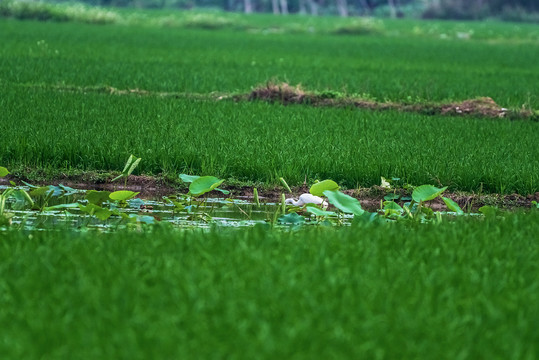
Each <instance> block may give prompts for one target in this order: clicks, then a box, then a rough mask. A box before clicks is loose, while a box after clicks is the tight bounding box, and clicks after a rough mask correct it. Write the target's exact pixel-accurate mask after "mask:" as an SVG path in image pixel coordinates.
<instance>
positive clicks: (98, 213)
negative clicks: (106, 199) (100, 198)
mask: <svg viewBox="0 0 539 360" xmlns="http://www.w3.org/2000/svg"><path fill="white" fill-rule="evenodd" d="M78 205H79V208H80V210H81V211H82V212H85V213H87V214H89V215H94V216H95V217H97V218H98V219H99V220H101V221H105V220H107V219H108V218H109V217H110V216H111V215H112V214H113V212H112V211H110V210H109V209H105V208H102V207H101V206H98V205H95V204H87V205H86V206H83V205H81V204H78Z"/></svg>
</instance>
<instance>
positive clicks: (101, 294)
mask: <svg viewBox="0 0 539 360" xmlns="http://www.w3.org/2000/svg"><path fill="white" fill-rule="evenodd" d="M395 225H396V226H361V227H357V228H356V227H354V228H341V229H339V230H337V231H335V229H327V228H317V229H311V230H306V231H305V230H301V231H267V230H264V228H254V229H250V230H246V231H237V230H236V231H224V230H222V229H214V230H210V231H174V230H171V229H169V228H167V227H155V226H154V227H152V228H148V229H146V228H142V229H140V230H139V231H130V232H128V231H125V232H122V231H120V232H115V233H99V232H82V233H81V232H72V231H50V232H43V231H35V232H28V231H7V232H6V231H0V243H1V244H2V246H1V247H0V287H1V289H2V296H1V297H0V309H1V310H0V326H2V328H4V329H9V331H2V332H1V333H0V340H1V341H0V353H2V354H3V357H4V358H6V359H38V358H63V357H69V358H76V359H79V358H80V359H88V358H115V359H116V358H129V359H148V358H174V359H179V358H191V357H192V356H193V354H196V358H198V359H207V358H208V359H209V358H234V359H253V358H256V359H275V358H296V359H313V358H349V359H352V358H353V359H359V358H376V357H380V356H383V357H384V358H389V359H395V358H398V359H425V358H436V359H455V358H473V359H481V358H489V359H491V358H492V359H498V358H499V359H534V358H535V357H536V355H537V353H538V351H539V349H538V347H537V346H538V345H537V344H539V334H538V332H537V323H538V322H539V310H538V309H537V306H536V304H537V303H539V293H538V291H537V289H538V288H539V280H538V277H537V276H536V274H537V271H536V270H537V263H538V262H539V245H538V242H537V240H536V234H537V233H538V232H539V217H538V213H537V212H536V213H532V214H527V215H526V214H524V215H523V214H516V215H509V216H507V217H506V219H505V220H503V221H495V220H493V221H476V220H472V219H469V218H468V219H461V220H458V221H457V222H456V223H442V224H440V225H439V226H428V225H425V226H420V227H418V228H409V227H406V226H400V225H402V224H395ZM381 354H382V355H381Z"/></svg>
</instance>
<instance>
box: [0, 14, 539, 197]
mask: <svg viewBox="0 0 539 360" xmlns="http://www.w3.org/2000/svg"><path fill="white" fill-rule="evenodd" d="M261 19H262V20H264V21H268V20H267V19H266V18H264V17H261ZM251 21H253V20H251ZM262 23H263V21H262ZM418 24H419V25H417V26H420V25H421V23H418ZM0 26H1V30H2V31H0V36H1V37H2V38H1V40H2V43H3V46H2V49H1V50H0V61H1V64H2V66H1V67H0V87H1V89H2V92H3V94H4V95H3V96H2V97H1V99H0V101H1V104H0V105H1V106H2V108H3V109H4V111H3V114H2V126H3V129H2V132H3V133H4V134H8V135H7V136H5V137H4V141H5V142H6V141H7V143H6V146H3V147H2V150H1V151H0V163H2V164H3V165H5V166H9V167H10V168H11V169H13V170H14V171H16V172H17V171H19V172H20V171H21V170H22V169H34V170H39V171H45V172H46V173H49V174H50V176H49V177H54V175H56V174H57V173H58V172H62V171H63V172H66V171H70V170H73V169H77V170H81V171H89V170H104V171H115V170H120V168H121V167H122V165H123V161H124V160H125V158H126V157H127V156H128V155H129V154H130V153H135V154H136V155H137V156H140V157H142V158H143V159H144V160H143V162H142V163H141V166H140V168H139V169H140V170H141V171H143V172H144V173H147V174H150V175H151V174H154V175H155V174H161V173H166V174H177V173H179V172H190V173H193V174H200V175H202V174H204V175H206V174H212V175H217V176H222V177H226V178H230V179H239V180H241V181H262V182H269V183H273V184H275V183H276V179H278V178H279V177H281V176H285V177H286V178H287V179H289V181H290V182H291V183H292V184H299V183H301V182H302V181H303V180H304V179H305V177H307V179H308V181H309V182H312V181H314V180H316V179H322V178H324V177H327V178H333V179H335V180H336V181H339V182H340V183H341V184H342V185H344V186H348V187H356V186H367V187H368V186H372V185H376V184H378V183H379V179H380V176H384V177H400V178H405V179H406V180H407V181H409V182H410V183H411V184H415V185H418V184H421V183H433V182H436V183H441V184H443V185H449V186H450V187H451V189H453V190H466V191H477V190H478V189H479V188H480V187H482V189H484V190H486V191H489V192H500V193H506V192H518V193H521V194H529V193H534V192H536V191H537V190H538V185H537V184H538V174H539V161H538V160H537V159H539V153H538V151H537V146H534V143H535V142H536V134H537V127H538V123H537V122H535V121H510V120H504V119H496V120H492V119H480V118H466V119H463V118H460V117H456V118H455V117H435V116H422V115H418V114H416V115H414V114H407V113H397V112H372V111H354V110H351V109H312V108H307V107H306V106H297V107H293V106H290V107H283V106H280V105H273V106H272V105H266V104H252V103H240V104H235V103H233V102H231V101H228V100H227V101H222V102H221V103H216V101H214V100H212V101H206V100H207V99H206V100H204V99H202V100H200V101H194V100H188V99H185V97H186V96H192V95H197V96H198V97H199V98H200V97H202V98H204V96H206V97H207V96H209V95H210V94H214V93H219V94H225V95H226V94H245V93H248V92H249V91H250V90H251V89H252V88H254V87H255V86H257V85H260V84H264V83H265V82H267V81H269V80H271V79H279V80H281V81H288V82H289V83H291V84H299V83H301V84H302V86H304V87H305V88H307V89H313V90H318V91H337V92H341V93H346V94H360V95H362V96H364V97H368V98H370V99H375V100H378V101H397V102H405V103H417V104H421V103H422V102H443V101H445V102H450V101H462V100H465V99H470V98H476V97H478V96H490V97H492V98H493V99H494V100H495V101H496V102H497V103H498V104H499V105H500V106H504V107H507V108H511V109H520V108H523V107H524V108H530V109H535V108H537V105H538V104H539V99H538V97H537V84H538V83H539V75H538V74H539V65H538V63H537V61H536V58H537V57H538V56H539V41H533V39H534V38H533V37H531V38H530V35H529V34H528V35H527V36H525V35H523V34H521V36H522V39H521V40H522V41H520V42H519V41H517V40H514V41H510V40H508V39H507V38H504V37H501V34H505V33H504V31H508V30H510V29H511V26H512V25H510V24H497V23H494V24H493V25H492V28H493V29H494V30H493V31H494V33H493V34H492V35H491V38H490V39H489V38H487V39H483V38H480V39H473V38H472V39H469V40H455V39H440V38H439V37H438V38H433V37H432V36H419V35H418V36H412V35H400V36H389V35H387V34H386V33H387V32H391V30H390V29H391V28H390V27H391V26H394V27H395V31H397V30H398V29H399V28H398V26H401V27H402V25H399V24H398V23H395V24H392V23H388V24H387V25H385V29H386V33H383V34H375V35H371V36H351V35H350V36H349V35H335V34H331V33H321V34H308V33H307V34H305V33H299V34H294V33H285V34H280V33H277V34H272V33H269V34H267V33H260V32H254V33H253V32H249V31H239V30H235V29H222V30H218V31H209V30H200V29H185V28H163V27H156V26H153V27H151V26H146V27H144V26H120V25H102V26H97V25H87V24H76V23H69V22H68V23H49V22H32V21H24V22H22V21H13V20H2V22H1V23H0ZM421 26H422V25H421ZM430 26H431V28H432V27H433V26H435V24H431V25H430ZM446 26H447V25H446ZM454 26H457V25H454ZM530 29H535V28H534V27H533V26H532V27H531V28H530ZM438 31H439V32H441V31H443V30H438ZM469 31H472V30H469ZM491 32H492V31H491ZM483 34H484V35H483V36H486V35H487V34H488V33H486V32H485V31H484V32H483ZM517 34H518V32H517ZM500 39H501V40H500ZM490 40H492V41H490ZM494 40H496V41H494ZM107 87H109V88H110V87H113V88H116V89H120V90H129V89H139V90H144V91H148V92H150V94H157V95H156V96H152V95H150V96H125V97H123V98H120V97H117V96H111V95H110V94H107V93H95V91H87V90H88V89H90V90H91V89H105V88H107ZM62 89H72V90H70V91H64V90H62ZM77 89H78V90H77ZM85 89H86V90H85ZM163 92H168V93H174V94H180V95H178V96H180V99H169V98H166V99H163V98H162V97H161V96H159V95H158V93H163ZM82 119H83V121H79V120H82ZM37 129H39V130H38V131H36V130H37ZM465 129H468V131H467V130H465ZM29 132H31V133H32V134H33V135H32V136H28V134H29ZM51 134H54V136H52V135H51ZM267 139H271V141H267ZM253 159H256V161H254V160H253ZM481 184H483V185H481Z"/></svg>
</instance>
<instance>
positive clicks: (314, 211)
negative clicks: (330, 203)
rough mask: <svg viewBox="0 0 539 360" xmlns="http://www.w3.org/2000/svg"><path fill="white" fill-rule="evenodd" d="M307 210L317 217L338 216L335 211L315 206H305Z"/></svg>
mask: <svg viewBox="0 0 539 360" xmlns="http://www.w3.org/2000/svg"><path fill="white" fill-rule="evenodd" d="M305 210H306V211H307V212H309V213H311V214H314V215H316V216H335V215H337V214H336V213H335V212H334V211H326V210H322V209H319V208H317V207H315V206H310V205H307V206H305Z"/></svg>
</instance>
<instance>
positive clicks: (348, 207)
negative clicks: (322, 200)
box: [324, 190, 365, 215]
mask: <svg viewBox="0 0 539 360" xmlns="http://www.w3.org/2000/svg"><path fill="white" fill-rule="evenodd" d="M324 195H325V196H326V197H327V198H328V200H329V202H330V203H331V204H332V205H334V206H335V207H336V208H338V209H339V210H341V211H343V212H345V213H349V214H354V215H362V214H363V213H364V212H365V210H363V209H362V208H361V204H360V203H359V201H358V200H357V199H354V198H353V197H351V196H348V195H346V194H343V193H342V192H340V191H338V190H334V191H331V190H326V191H324Z"/></svg>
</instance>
